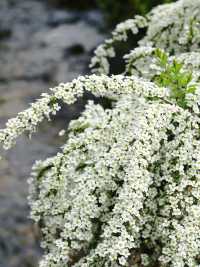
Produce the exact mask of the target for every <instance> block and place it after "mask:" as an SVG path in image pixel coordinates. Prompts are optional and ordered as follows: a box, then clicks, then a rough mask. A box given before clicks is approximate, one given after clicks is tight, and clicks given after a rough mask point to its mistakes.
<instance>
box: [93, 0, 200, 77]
mask: <svg viewBox="0 0 200 267" xmlns="http://www.w3.org/2000/svg"><path fill="white" fill-rule="evenodd" d="M199 11H200V4H199V0H192V1H191V0H179V1H177V2H175V3H173V4H164V5H160V6H158V7H156V8H154V9H153V10H152V11H151V12H150V13H149V14H148V15H147V16H145V17H141V16H136V17H135V18H134V19H128V20H126V21H125V22H122V23H120V24H118V25H117V27H116V29H115V30H114V31H113V32H112V37H111V38H110V39H108V40H106V41H105V43H104V44H102V45H100V46H99V47H98V48H97V49H96V51H95V56H94V57H93V58H92V61H91V67H92V68H93V71H95V72H97V73H104V74H109V71H110V70H109V61H108V59H109V58H113V57H115V49H114V48H115V44H116V43H119V42H126V41H127V39H128V37H129V35H130V34H133V35H136V34H138V32H139V30H141V29H146V35H145V36H144V38H142V39H141V40H140V41H139V46H140V48H139V49H138V50H136V51H137V57H141V56H142V55H143V53H145V52H146V49H147V48H146V47H159V48H162V49H164V50H166V51H167V52H169V53H170V55H174V54H176V55H177V54H180V53H184V52H189V51H192V52H199V47H200V27H199V23H200V12H199ZM135 56H136V55H135ZM125 57H126V56H125Z"/></svg>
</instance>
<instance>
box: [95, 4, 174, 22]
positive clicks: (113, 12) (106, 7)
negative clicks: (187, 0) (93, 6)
mask: <svg viewBox="0 0 200 267" xmlns="http://www.w3.org/2000/svg"><path fill="white" fill-rule="evenodd" d="M96 1H97V5H98V6H99V7H100V8H101V9H102V10H103V12H104V13H105V16H106V19H107V22H108V25H109V26H111V27H112V26H114V25H116V24H117V23H118V22H120V21H122V20H125V19H127V18H130V17H133V16H134V15H135V14H142V15H144V14H146V13H147V12H148V11H150V10H151V8H152V7H154V6H156V5H159V4H164V3H170V2H173V0H142V1H141V0H96Z"/></svg>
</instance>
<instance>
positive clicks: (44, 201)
mask: <svg viewBox="0 0 200 267" xmlns="http://www.w3.org/2000/svg"><path fill="white" fill-rule="evenodd" d="M199 10H200V1H199V0H194V1H189V0H180V1H178V2H176V3H174V4H169V5H164V6H160V7H157V8H156V9H154V10H153V11H152V12H151V13H150V14H149V15H148V16H147V17H146V18H143V17H140V16H137V17H136V18H135V19H133V20H128V21H126V22H125V23H122V24H119V25H118V26H117V28H116V30H115V31H114V32H113V35H112V38H111V39H110V40H107V41H106V42H105V44H104V45H101V46H100V47H99V48H98V49H97V50H96V57H95V58H94V59H93V61H92V64H93V65H94V66H97V68H98V71H100V72H103V73H108V72H109V64H108V57H113V56H115V52H114V49H113V45H114V44H115V42H118V41H126V40H127V38H128V33H127V31H129V30H131V31H132V32H133V34H137V32H138V30H139V29H140V28H144V27H148V28H147V34H146V36H145V37H144V38H143V39H142V41H141V42H140V46H139V47H138V48H136V49H134V50H132V51H131V52H130V53H129V54H128V55H126V56H125V73H123V74H122V75H112V76H110V77H108V76H106V75H105V74H101V75H99V76H98V75H95V74H93V75H89V76H84V77H83V76H80V77H79V78H77V79H74V80H73V81H72V82H69V83H61V84H59V85H58V86H57V87H55V88H51V89H50V93H49V94H48V93H45V94H42V96H41V98H40V99H39V100H37V101H36V102H35V103H33V104H32V105H31V107H30V108H28V109H27V110H25V111H23V112H21V113H19V114H18V116H17V117H16V118H14V119H10V120H9V121H8V122H7V124H6V128H5V129H3V130H1V131H0V143H1V144H2V145H3V146H4V148H5V149H8V148H10V147H11V146H12V145H13V144H14V143H15V140H16V138H17V137H18V136H19V135H21V134H22V133H23V132H25V131H28V132H29V133H30V134H31V133H32V132H34V131H36V127H37V125H38V124H39V123H40V122H41V121H42V120H43V119H45V118H47V119H50V116H51V115H54V114H55V113H56V112H57V111H58V110H59V109H60V104H59V103H60V102H61V101H62V102H64V103H66V104H72V103H74V102H75V101H76V100H77V98H78V97H81V96H82V95H83V94H84V92H85V91H90V92H91V93H92V94H94V95H95V96H97V97H106V98H108V99H109V100H110V101H111V106H110V108H108V107H107V108H104V107H102V106H101V105H99V104H94V103H93V101H89V102H88V104H87V106H86V108H85V111H84V112H83V113H82V114H81V116H80V117H79V118H78V119H77V120H74V121H71V123H70V125H69V128H68V129H67V132H66V133H65V131H64V130H63V131H62V132H61V133H60V135H66V138H67V141H66V143H65V145H64V146H63V147H62V150H61V151H60V152H59V153H58V154H57V155H55V156H54V157H52V158H48V159H47V160H45V161H37V162H36V164H35V165H34V167H33V171H32V174H31V177H30V179H29V183H30V196H29V203H30V206H31V217H32V218H33V219H34V220H35V221H36V222H38V223H39V225H40V227H41V231H42V235H43V241H42V247H43V248H44V251H45V255H44V257H43V259H42V260H41V262H40V267H72V266H73V267H120V266H126V267H144V266H147V267H152V266H159V267H199V266H200V256H199V255H200V151H199V147H200V53H199V52H198V50H199V29H198V28H197V26H198V23H199V19H200V17H199V16H200V15H199V14H200V13H199V12H198V11H199ZM169 14H173V15H172V17H171V16H170V17H169ZM177 34H178V35H177ZM177 36H178V37H177ZM175 37H176V38H175ZM155 47H160V48H161V49H163V50H159V51H160V52H159V53H160V59H161V64H160V65H159V64H158V62H157V61H158V58H156V57H155V54H156V53H157V52H156V51H157V49H156V48H155ZM165 50H166V52H167V53H168V55H167V54H165V52H164V51H165ZM162 51H163V52H162ZM191 51H192V52H191ZM174 53H175V55H174ZM163 62H164V63H163ZM178 62H181V63H178ZM165 67H166V68H165ZM167 75H168V76H167ZM158 79H160V80H161V82H160V83H157V82H156V81H158ZM162 79H163V80H164V82H163V84H165V85H166V86H165V87H163V86H162ZM168 84H169V86H168ZM179 89H180V91H178V90H179ZM173 90H174V91H173ZM181 90H182V91H181ZM183 96H184V99H182V100H184V101H185V102H184V105H180V103H182V102H180V101H179V100H180V99H178V98H181V97H183Z"/></svg>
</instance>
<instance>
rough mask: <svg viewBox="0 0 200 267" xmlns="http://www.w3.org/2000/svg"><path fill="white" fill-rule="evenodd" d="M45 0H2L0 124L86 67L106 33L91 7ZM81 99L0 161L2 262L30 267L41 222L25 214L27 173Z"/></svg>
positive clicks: (54, 146)
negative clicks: (63, 6)
mask: <svg viewBox="0 0 200 267" xmlns="http://www.w3.org/2000/svg"><path fill="white" fill-rule="evenodd" d="M46 3H47V2H46V1H36V0H35V1H33V0H20V1H17V0H1V1H0V25H1V26H0V92H1V94H0V128H3V127H4V125H5V122H6V121H7V119H9V118H10V117H13V116H15V115H16V114H17V112H19V111H22V110H23V109H25V108H27V107H28V106H29V103H30V102H33V101H34V100H35V99H37V98H38V97H39V95H40V94H41V92H44V91H47V90H48V88H49V87H52V86H54V85H57V83H58V82H64V81H70V80H71V79H73V78H75V77H76V76H77V75H79V74H85V73H87V71H88V67H87V66H88V62H89V57H90V55H91V52H92V50H93V49H94V48H95V47H96V46H97V45H98V43H100V42H101V41H102V40H103V39H104V36H102V35H101V34H100V33H99V32H98V28H99V27H101V26H102V17H101V15H100V14H99V13H98V12H97V11H85V12H80V11H79V12H78V13H77V12H75V11H64V10H54V9H52V8H51V7H50V6H48V5H47V4H46ZM83 105H84V101H79V103H78V104H77V105H73V106H71V107H65V108H63V110H62V111H61V112H59V114H58V115H57V117H56V119H54V120H53V121H52V122H50V123H49V122H47V121H45V122H44V123H42V124H41V125H40V127H39V129H38V133H36V134H34V135H33V137H32V139H31V140H29V139H28V137H27V136H26V135H23V136H22V137H21V138H20V139H19V140H18V142H17V145H16V147H15V148H13V149H12V150H10V151H7V152H1V153H3V156H4V159H3V160H2V161H1V162H0V267H35V266H37V262H38V261H39V258H40V257H41V253H42V252H41V249H40V247H39V239H40V238H39V237H40V233H39V229H38V228H37V226H36V225H34V223H33V222H32V221H31V220H30V219H28V216H29V207H28V204H27V195H28V185H27V182H26V181H27V177H28V176H29V173H30V171H31V166H32V164H33V163H34V161H35V160H36V159H45V158H46V157H47V156H51V155H54V154H55V153H56V152H57V150H58V149H59V146H60V145H61V144H62V142H63V140H62V138H61V137H58V132H59V131H60V130H61V129H63V128H66V127H67V124H68V122H69V120H71V119H72V118H76V117H77V114H78V113H79V112H80V110H81V109H82V108H83Z"/></svg>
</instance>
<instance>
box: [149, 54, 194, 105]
mask: <svg viewBox="0 0 200 267" xmlns="http://www.w3.org/2000/svg"><path fill="white" fill-rule="evenodd" d="M155 58H156V65H158V67H160V69H161V73H159V74H158V75H156V77H155V79H154V81H155V82H156V84H157V85H159V86H164V87H168V88H169V89H170V90H171V91H170V96H171V98H172V99H175V100H176V102H177V104H178V105H179V106H181V107H182V108H186V107H187V102H186V95H187V94H188V93H194V92H195V90H196V87H195V85H194V84H191V81H192V71H188V70H187V71H185V70H184V64H183V63H182V62H178V61H177V60H176V59H174V60H173V61H172V62H170V61H169V58H168V55H167V54H166V53H165V52H163V51H162V50H160V49H156V50H155Z"/></svg>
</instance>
